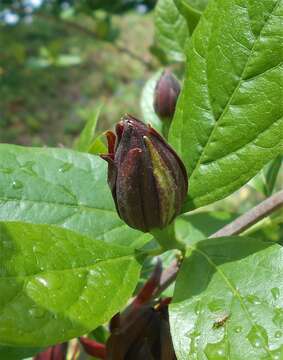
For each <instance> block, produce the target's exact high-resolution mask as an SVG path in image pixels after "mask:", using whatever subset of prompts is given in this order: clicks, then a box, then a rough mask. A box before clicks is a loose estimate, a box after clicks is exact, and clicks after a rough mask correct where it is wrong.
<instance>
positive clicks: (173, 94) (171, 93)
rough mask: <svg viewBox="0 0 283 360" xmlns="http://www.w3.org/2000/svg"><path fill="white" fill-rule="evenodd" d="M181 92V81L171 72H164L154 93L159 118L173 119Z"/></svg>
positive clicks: (155, 107)
mask: <svg viewBox="0 0 283 360" xmlns="http://www.w3.org/2000/svg"><path fill="white" fill-rule="evenodd" d="M180 90H181V88H180V84H179V81H178V80H177V79H176V78H175V76H174V75H173V74H172V73H171V71H170V70H165V71H163V73H162V74H161V76H160V79H159V80H158V82H157V84H156V87H155V91H154V104H153V105H154V110H155V112H156V114H157V115H158V116H160V117H161V118H163V119H169V120H170V119H172V118H173V115H174V112H175V107H176V103H177V99H178V96H179V93H180Z"/></svg>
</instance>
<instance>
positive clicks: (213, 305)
mask: <svg viewBox="0 0 283 360" xmlns="http://www.w3.org/2000/svg"><path fill="white" fill-rule="evenodd" d="M208 308H209V310H210V311H212V312H216V311H220V310H223V308H224V303H223V300H222V299H214V300H213V301H211V302H210V303H209V304H208Z"/></svg>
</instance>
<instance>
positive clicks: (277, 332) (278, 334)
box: [275, 330, 282, 339]
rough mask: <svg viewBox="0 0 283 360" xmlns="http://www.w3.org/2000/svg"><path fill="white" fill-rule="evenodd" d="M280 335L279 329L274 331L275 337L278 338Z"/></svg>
mask: <svg viewBox="0 0 283 360" xmlns="http://www.w3.org/2000/svg"><path fill="white" fill-rule="evenodd" d="M281 336H282V332H281V331H280V330H278V331H276V333H275V337H276V338H277V339H279V338H280V337H281Z"/></svg>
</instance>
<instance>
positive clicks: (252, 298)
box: [246, 295, 261, 305]
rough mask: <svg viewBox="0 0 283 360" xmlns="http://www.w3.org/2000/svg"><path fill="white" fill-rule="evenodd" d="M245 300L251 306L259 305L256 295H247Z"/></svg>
mask: <svg viewBox="0 0 283 360" xmlns="http://www.w3.org/2000/svg"><path fill="white" fill-rule="evenodd" d="M246 300H247V301H248V302H249V303H250V304H253V305H259V304H261V301H260V299H259V298H258V297H257V296H256V295H248V296H246Z"/></svg>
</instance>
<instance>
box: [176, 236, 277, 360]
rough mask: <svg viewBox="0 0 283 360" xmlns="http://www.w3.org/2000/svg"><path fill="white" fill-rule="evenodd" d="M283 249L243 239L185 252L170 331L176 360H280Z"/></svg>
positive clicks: (205, 243)
mask: <svg viewBox="0 0 283 360" xmlns="http://www.w3.org/2000/svg"><path fill="white" fill-rule="evenodd" d="M282 258H283V247H281V246H280V245H278V244H274V243H272V242H266V241H260V240H258V239H252V238H250V239H249V238H247V237H230V238H218V239H209V240H205V241H203V242H200V243H198V244H197V246H196V247H192V248H190V249H189V250H188V252H187V255H186V258H185V260H184V262H183V264H182V267H181V271H180V274H179V275H178V278H177V282H176V287H175V293H174V297H173V302H172V305H170V326H171V331H172V336H173V342H174V346H175V351H176V353H177V357H178V360H185V359H186V360H187V359H188V360H189V359H198V360H227V359H231V360H232V359H233V360H259V359H266V360H267V359H278V360H279V359H281V358H282V351H283V342H282V337H283V331H282V329H283V297H282V294H283V282H282V275H283V262H282Z"/></svg>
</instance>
